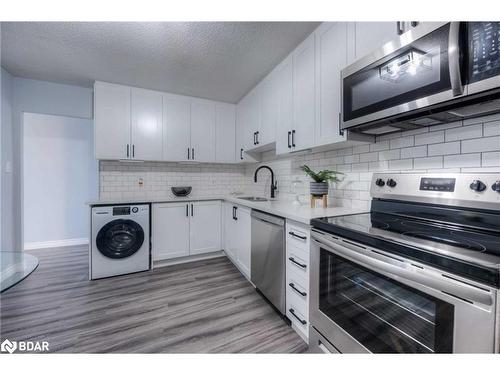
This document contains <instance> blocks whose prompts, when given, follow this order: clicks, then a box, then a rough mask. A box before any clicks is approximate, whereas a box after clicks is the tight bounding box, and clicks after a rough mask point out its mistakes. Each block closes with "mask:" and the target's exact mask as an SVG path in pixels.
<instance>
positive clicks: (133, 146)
mask: <svg viewBox="0 0 500 375" xmlns="http://www.w3.org/2000/svg"><path fill="white" fill-rule="evenodd" d="M132 157H133V158H135V145H132Z"/></svg>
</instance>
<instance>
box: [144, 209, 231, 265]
mask: <svg viewBox="0 0 500 375" xmlns="http://www.w3.org/2000/svg"><path fill="white" fill-rule="evenodd" d="M221 225H222V224H221V201H200V202H175V203H155V204H153V214H152V232H151V242H152V249H153V261H161V260H167V259H173V258H179V257H184V256H189V255H198V254H205V253H211V252H215V251H220V250H222V244H221V233H222V231H221Z"/></svg>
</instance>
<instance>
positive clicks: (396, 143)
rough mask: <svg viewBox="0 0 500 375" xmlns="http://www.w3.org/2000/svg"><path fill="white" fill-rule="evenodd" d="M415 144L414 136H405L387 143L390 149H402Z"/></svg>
mask: <svg viewBox="0 0 500 375" xmlns="http://www.w3.org/2000/svg"><path fill="white" fill-rule="evenodd" d="M403 134H404V133H403ZM414 143H415V138H414V136H406V137H401V138H395V139H391V140H390V141H389V144H390V147H391V148H403V147H410V146H413V145H414Z"/></svg>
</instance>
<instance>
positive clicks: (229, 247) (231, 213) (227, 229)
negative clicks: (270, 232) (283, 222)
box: [223, 202, 252, 279]
mask: <svg viewBox="0 0 500 375" xmlns="http://www.w3.org/2000/svg"><path fill="white" fill-rule="evenodd" d="M250 214H251V209H249V208H247V207H243V206H239V205H235V204H232V203H230V202H224V204H223V222H224V241H223V247H224V251H225V253H226V255H227V256H228V258H229V259H230V260H231V262H233V264H234V265H236V267H238V269H239V270H240V271H241V272H242V273H243V274H244V275H245V277H246V278H247V279H250V276H251V273H250V270H251V269H250V266H251V242H252V240H251V236H252V233H251V216H250Z"/></svg>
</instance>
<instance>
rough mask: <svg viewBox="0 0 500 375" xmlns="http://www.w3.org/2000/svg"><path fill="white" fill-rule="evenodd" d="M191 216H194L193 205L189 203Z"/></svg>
mask: <svg viewBox="0 0 500 375" xmlns="http://www.w3.org/2000/svg"><path fill="white" fill-rule="evenodd" d="M191 216H194V205H193V204H192V203H191Z"/></svg>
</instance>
